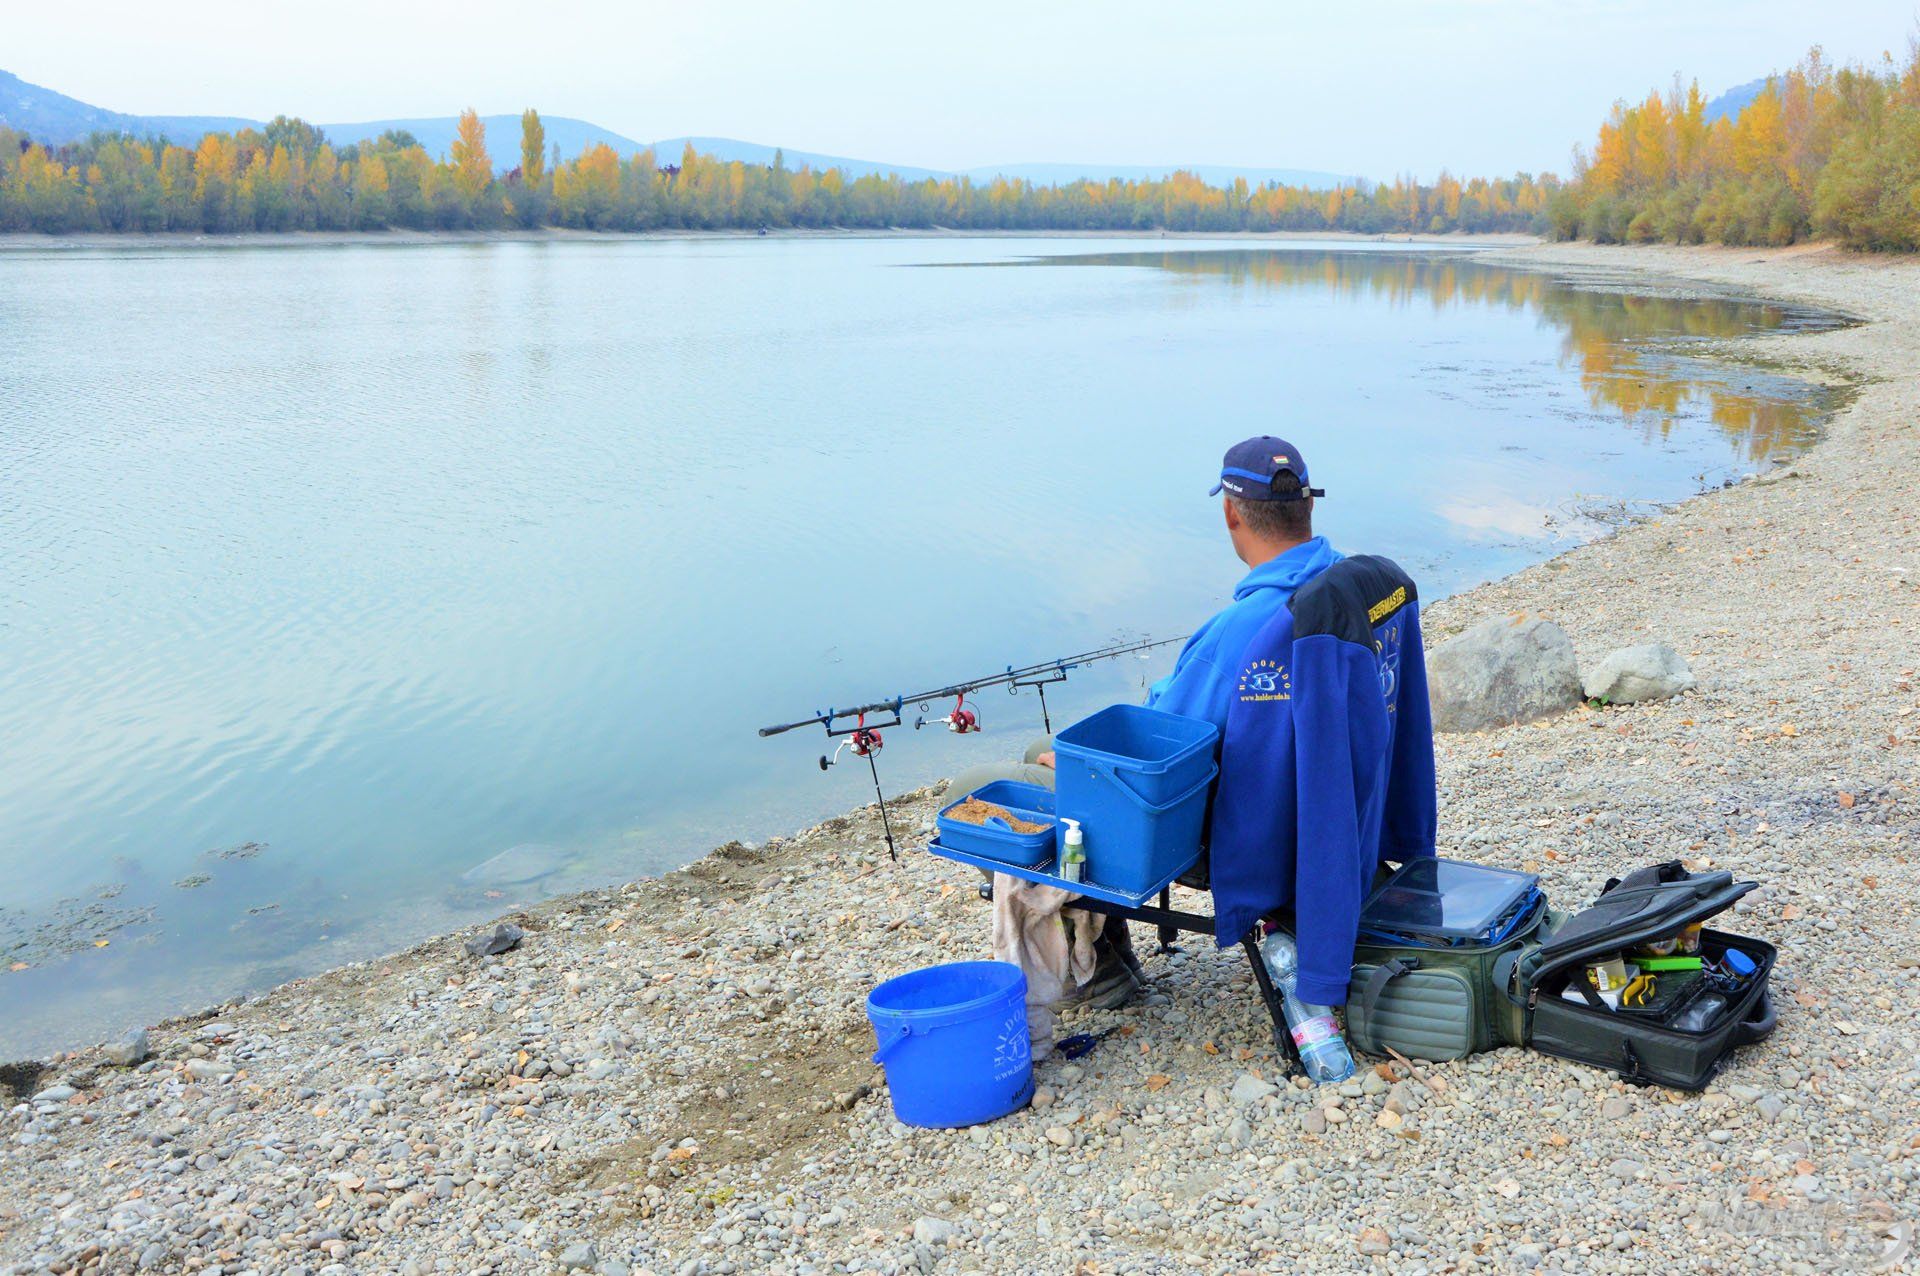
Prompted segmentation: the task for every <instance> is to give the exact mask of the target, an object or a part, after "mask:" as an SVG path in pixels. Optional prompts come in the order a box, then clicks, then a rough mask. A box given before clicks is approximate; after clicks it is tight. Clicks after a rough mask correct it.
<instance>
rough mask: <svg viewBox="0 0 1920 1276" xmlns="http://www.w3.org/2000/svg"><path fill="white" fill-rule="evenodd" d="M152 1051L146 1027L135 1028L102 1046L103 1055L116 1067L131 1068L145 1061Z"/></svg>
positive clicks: (101, 1053) (101, 1052)
mask: <svg viewBox="0 0 1920 1276" xmlns="http://www.w3.org/2000/svg"><path fill="white" fill-rule="evenodd" d="M151 1053H152V1051H151V1050H150V1049H149V1047H148V1042H147V1030H146V1029H145V1028H135V1029H134V1030H133V1031H132V1032H130V1033H128V1034H127V1035H126V1036H124V1037H122V1038H120V1040H118V1041H115V1042H111V1043H109V1044H108V1045H104V1046H102V1047H100V1055H101V1057H102V1058H104V1059H105V1060H106V1061H107V1062H108V1063H110V1064H112V1065H113V1066H114V1067H116V1068H131V1067H133V1066H134V1065H135V1064H137V1063H143V1062H145V1061H146V1058H147V1056H148V1055H149V1054H151Z"/></svg>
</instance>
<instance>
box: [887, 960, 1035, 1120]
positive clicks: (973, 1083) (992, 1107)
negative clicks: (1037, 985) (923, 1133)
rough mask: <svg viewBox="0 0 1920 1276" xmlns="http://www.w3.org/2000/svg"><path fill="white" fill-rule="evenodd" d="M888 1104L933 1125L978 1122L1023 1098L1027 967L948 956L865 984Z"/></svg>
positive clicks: (1027, 1063) (1029, 1071) (1027, 1062)
mask: <svg viewBox="0 0 1920 1276" xmlns="http://www.w3.org/2000/svg"><path fill="white" fill-rule="evenodd" d="M867 1018H868V1019H869V1020H871V1021H872V1023H873V1035H874V1037H875V1039H876V1041H877V1043H878V1048H877V1049H875V1050H874V1052H873V1061H874V1062H875V1063H878V1064H882V1065H884V1066H885V1067H886V1070H887V1089H888V1091H889V1092H890V1093H891V1094H892V1096H893V1114H894V1115H895V1116H897V1117H899V1118H900V1120H901V1121H902V1122H904V1123H905V1124H907V1125H919V1126H930V1127H933V1128H936V1129H943V1128H949V1127H953V1126H961V1125H978V1124H980V1123H981V1122H982V1121H991V1120H994V1119H995V1118H996V1117H1003V1116H1005V1115H1007V1113H1009V1112H1013V1111H1016V1110H1017V1109H1020V1108H1023V1107H1025V1106H1026V1105H1027V1102H1028V1100H1030V1099H1032V1098H1033V1043H1032V1042H1031V1041H1030V1040H1029V1039H1028V1037H1027V977H1026V975H1024V974H1022V973H1021V970H1020V968H1019V967H1018V966H1015V965H1013V964H1012V963H1010V962H1004V961H957V962H951V963H949V964H947V965H944V966H928V967H927V968H926V969H924V970H915V971H910V972H909V973H907V974H904V975H900V976H898V977H896V978H893V979H889V980H887V981H886V982H885V983H883V984H881V985H880V986H879V987H878V988H875V989H874V990H873V991H872V992H870V993H868V994H867Z"/></svg>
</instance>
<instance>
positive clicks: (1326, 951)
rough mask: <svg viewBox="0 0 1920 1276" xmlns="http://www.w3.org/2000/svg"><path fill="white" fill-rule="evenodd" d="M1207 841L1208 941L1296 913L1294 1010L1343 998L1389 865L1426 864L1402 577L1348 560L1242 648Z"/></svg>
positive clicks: (1425, 812)
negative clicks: (1283, 912)
mask: <svg viewBox="0 0 1920 1276" xmlns="http://www.w3.org/2000/svg"><path fill="white" fill-rule="evenodd" d="M1234 674H1235V679H1234V681H1233V683H1232V703H1231V705H1230V707H1229V710H1228V713H1227V722H1226V730H1225V732H1224V733H1223V736H1222V742H1221V748H1220V782H1219V787H1218V788H1217V789H1216V790H1215V793H1214V799H1213V817H1212V824H1211V836H1210V838H1209V844H1210V854H1211V856H1212V860H1211V865H1210V877H1211V881H1210V885H1211V886H1212V889H1213V915H1214V938H1215V940H1216V941H1217V942H1218V943H1219V944H1220V946H1221V947H1223V948H1224V947H1226V946H1227V945H1229V944H1234V943H1238V942H1239V940H1240V938H1241V936H1243V935H1245V934H1246V933H1247V932H1248V931H1249V930H1250V929H1252V927H1253V924H1254V923H1255V922H1256V921H1258V920H1260V918H1261V917H1263V916H1265V915H1266V914H1268V913H1272V912H1275V911H1277V910H1280V909H1286V908H1290V909H1292V910H1293V918H1294V936H1295V939H1296V940H1297V942H1298V944H1299V950H1300V976H1299V985H1298V987H1299V993H1300V998H1301V1000H1303V1001H1307V1002H1312V1003H1314V1004H1316V1005H1328V1006H1337V1005H1341V1004H1343V1003H1344V1002H1345V1001H1346V999H1347V983H1348V976H1349V974H1350V972H1351V968H1352V965H1353V944H1354V938H1355V936H1356V934H1357V933H1358V930H1359V924H1360V908H1361V905H1362V904H1363V903H1365V901H1366V897H1367V892H1368V890H1369V889H1370V888H1371V886H1372V883H1373V878H1374V874H1375V873H1376V871H1377V870H1378V869H1379V868H1380V865H1381V864H1382V863H1383V862H1386V861H1394V862H1404V861H1406V860H1409V859H1413V858H1416V857H1418V856H1423V855H1432V854H1433V841H1434V829H1435V786H1434V773H1433V721H1432V717H1431V711H1430V709H1429V707H1428V704H1427V666H1426V658H1425V655H1424V653H1423V651H1422V648H1421V643H1420V602H1419V597H1418V595H1417V593H1416V591H1415V589H1414V584H1413V581H1412V580H1411V579H1410V578H1409V577H1408V576H1407V574H1406V573H1405V572H1403V571H1401V570H1400V568H1399V567H1397V566H1395V565H1394V564H1393V563H1392V562H1390V561H1388V560H1387V559H1384V558H1375V557H1372V556H1370V555H1365V554H1361V555H1356V556H1354V557H1352V558H1347V559H1343V560H1341V561H1340V562H1339V563H1337V564H1335V565H1333V566H1332V567H1329V568H1328V569H1327V570H1325V571H1323V572H1321V573H1319V574H1318V575H1316V576H1315V577H1314V578H1313V579H1312V580H1310V581H1308V582H1307V583H1306V584H1304V585H1302V586H1301V587H1300V589H1299V590H1298V591H1296V592H1295V593H1294V594H1293V596H1292V597H1291V598H1290V599H1288V601H1287V604H1286V606H1284V607H1282V608H1281V609H1280V610H1279V612H1278V613H1277V614H1275V615H1274V616H1273V618H1272V619H1271V620H1269V621H1268V622H1267V623H1266V624H1265V625H1264V626H1263V627H1262V628H1261V629H1260V632H1259V633H1257V634H1255V635H1254V638H1253V641H1252V642H1251V643H1250V644H1248V646H1247V648H1246V649H1245V650H1244V651H1243V652H1242V653H1241V656H1240V665H1239V667H1238V668H1236V669H1235V670H1234Z"/></svg>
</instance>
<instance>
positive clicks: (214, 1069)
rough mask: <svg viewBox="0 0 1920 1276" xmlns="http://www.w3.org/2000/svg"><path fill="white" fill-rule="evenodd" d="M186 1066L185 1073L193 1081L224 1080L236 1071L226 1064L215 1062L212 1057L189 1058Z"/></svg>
mask: <svg viewBox="0 0 1920 1276" xmlns="http://www.w3.org/2000/svg"><path fill="white" fill-rule="evenodd" d="M186 1068H187V1075H188V1076H189V1077H192V1078H193V1079H194V1080H195V1081H224V1080H226V1079H227V1078H228V1077H230V1076H232V1075H233V1074H234V1072H235V1071H237V1069H235V1068H233V1067H231V1066H229V1065H227V1064H224V1063H216V1062H215V1061H214V1060H212V1059H189V1060H187V1064H186Z"/></svg>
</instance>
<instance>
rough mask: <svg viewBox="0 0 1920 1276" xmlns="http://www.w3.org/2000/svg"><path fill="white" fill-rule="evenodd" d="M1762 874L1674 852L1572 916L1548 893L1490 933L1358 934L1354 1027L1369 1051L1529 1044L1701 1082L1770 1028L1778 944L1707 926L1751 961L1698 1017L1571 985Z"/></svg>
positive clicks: (1713, 948) (1707, 912)
mask: <svg viewBox="0 0 1920 1276" xmlns="http://www.w3.org/2000/svg"><path fill="white" fill-rule="evenodd" d="M1755 885H1756V883H1753V882H1736V881H1734V880H1733V875H1732V874H1731V873H1726V872H1714V873H1702V874H1694V873H1689V872H1688V871H1687V870H1686V868H1685V867H1684V866H1683V865H1682V864H1680V863H1679V862H1678V861H1671V862H1669V863H1665V864H1655V865H1651V866H1649V867H1647V868H1643V869H1640V870H1638V871H1636V872H1634V873H1631V874H1629V875H1628V876H1627V877H1625V878H1621V879H1616V880H1614V881H1611V882H1609V883H1608V884H1607V886H1606V888H1605V889H1604V890H1603V891H1602V892H1601V893H1600V896H1599V898H1598V899H1596V900H1595V901H1594V903H1593V905H1592V906H1591V907H1589V908H1587V909H1585V910H1583V911H1581V912H1579V913H1575V914H1573V915H1572V916H1567V915H1565V914H1562V913H1559V912H1556V911H1553V910H1551V909H1549V908H1548V907H1547V904H1546V900H1545V899H1544V897H1542V898H1540V899H1539V900H1538V901H1537V902H1536V903H1535V904H1534V905H1532V906H1531V911H1530V912H1529V913H1528V915H1526V916H1525V917H1523V918H1522V920H1521V922H1520V923H1519V924H1518V926H1516V927H1515V928H1513V929H1511V930H1509V931H1507V933H1506V934H1505V935H1504V936H1502V937H1500V938H1499V939H1498V941H1497V942H1494V943H1489V944H1475V943H1471V942H1469V943H1459V944H1456V945H1454V946H1451V947H1444V948H1423V947H1421V946H1418V945H1413V944H1390V943H1382V942H1376V941H1375V940H1374V939H1371V938H1367V937H1362V939H1361V940H1360V942H1359V943H1358V944H1357V945H1356V946H1355V949H1354V968H1353V980H1352V984H1351V987H1350V989H1349V992H1348V1001H1347V1028H1348V1035H1349V1037H1350V1039H1351V1040H1352V1042H1353V1044H1354V1045H1355V1046H1356V1047H1358V1048H1359V1049H1361V1050H1364V1051H1367V1052H1370V1053H1374V1054H1384V1053H1385V1052H1386V1049H1387V1048H1388V1047H1391V1048H1392V1049H1394V1050H1397V1051H1399V1052H1400V1053H1401V1054H1404V1055H1407V1056H1409V1057H1412V1058H1420V1059H1430V1060H1441V1059H1455V1058H1460V1057H1462V1056H1463V1055H1467V1054H1471V1053H1473V1052H1475V1051H1479V1050H1490V1049H1493V1048H1495V1047H1497V1046H1502V1045H1514V1046H1528V1047H1531V1048H1533V1049H1535V1050H1538V1051H1540V1052H1541V1053H1543V1054H1549V1055H1553V1056H1555V1057H1557V1058H1562V1059H1570V1060H1573V1061H1575V1062H1578V1063H1587V1064H1592V1065H1594V1066H1596V1067H1600V1068H1606V1069H1610V1070H1612V1071H1615V1072H1617V1073H1618V1074H1619V1075H1620V1077H1621V1079H1622V1080H1625V1081H1629V1082H1632V1083H1635V1084H1640V1085H1663V1086H1670V1087H1672V1088H1674V1089H1678V1090H1698V1089H1701V1088H1703V1087H1705V1086H1706V1084H1707V1083H1708V1082H1709V1081H1711V1080H1712V1079H1713V1078H1714V1077H1715V1076H1716V1075H1718V1073H1719V1072H1720V1070H1721V1068H1723V1067H1724V1066H1725V1065H1726V1063H1727V1060H1728V1058H1729V1057H1730V1056H1731V1055H1732V1053H1733V1051H1734V1050H1736V1049H1738V1048H1739V1047H1740V1046H1743V1045H1747V1044H1750V1043H1752V1042H1756V1041H1760V1040H1763V1039H1764V1038H1765V1037H1766V1036H1767V1035H1768V1034H1770V1033H1771V1032H1772V1031H1773V1029H1774V1025H1775V1017H1774V1012H1773V1001H1772V996H1771V993H1770V991H1769V989H1768V980H1769V978H1770V977H1771V975H1772V973H1773V966H1774V961H1775V959H1776V957H1777V955H1778V954H1777V953H1776V951H1775V949H1774V947H1773V946H1772V945H1771V944H1768V943H1766V942H1765V941H1764V940H1759V939H1753V938H1750V937H1748V936H1743V935H1733V934H1729V933H1726V932H1723V931H1717V930H1707V929H1704V928H1703V929H1702V931H1701V936H1700V940H1701V952H1702V954H1703V955H1704V956H1708V957H1717V956H1719V955H1720V954H1721V953H1723V952H1725V951H1726V950H1727V949H1729V948H1733V949H1737V950H1738V951H1740V952H1742V953H1744V954H1746V955H1747V956H1748V957H1749V958H1750V959H1752V961H1753V962H1754V964H1755V970H1754V971H1753V973H1752V974H1750V975H1748V976H1747V977H1746V978H1745V980H1744V981H1743V982H1742V983H1741V985H1740V986H1739V987H1738V988H1737V989H1736V990H1735V991H1733V992H1732V993H1730V994H1724V996H1725V1000H1726V1002H1727V1005H1726V1007H1725V1009H1724V1010H1723V1011H1722V1012H1721V1013H1720V1014H1719V1016H1718V1017H1717V1018H1715V1019H1714V1020H1713V1021H1711V1022H1710V1023H1708V1024H1707V1025H1706V1026H1705V1027H1703V1028H1701V1029H1699V1030H1687V1029H1682V1028H1677V1027H1672V1026H1669V1025H1668V1024H1666V1023H1664V1022H1662V1019H1663V1018H1664V1017H1665V1016H1662V1015H1656V1014H1646V1013H1635V1012H1631V1011H1627V1012H1623V1011H1619V1010H1615V1009H1611V1008H1608V1007H1606V1006H1604V1005H1602V1006H1594V1005H1591V1004H1589V1003H1588V1002H1587V1001H1586V1000H1585V999H1584V998H1583V999H1581V1000H1579V1001H1572V1000H1568V999H1566V998H1564V997H1562V996H1561V993H1562V991H1563V990H1564V989H1566V988H1567V987H1569V986H1574V985H1572V984H1571V981H1574V980H1582V981H1584V979H1585V966H1586V963H1587V962H1589V961H1594V960H1599V959H1601V958H1604V957H1607V956H1609V955H1611V954H1614V953H1617V952H1620V951H1621V950H1623V949H1627V948H1631V947H1633V946H1634V945H1636V944H1641V943H1645V942H1648V941H1652V940H1659V939H1664V938H1666V937H1669V936H1672V935H1676V934H1678V933H1679V932H1680V931H1681V930H1683V929H1684V928H1685V927H1687V926H1690V925H1692V924H1693V923H1695V922H1705V921H1707V920H1709V919H1711V918H1713V917H1715V916H1717V915H1719V914H1720V913H1723V912H1725V911H1726V910H1727V909H1729V908H1731V907H1732V906H1733V905H1734V904H1735V903H1737V902H1738V901H1739V900H1740V898H1741V897H1742V896H1744V895H1745V894H1746V893H1747V892H1748V891H1751V890H1753V889H1754V887H1755ZM1683 1008H1684V1007H1681V1006H1676V1007H1674V1009H1675V1010H1680V1009H1683Z"/></svg>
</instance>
